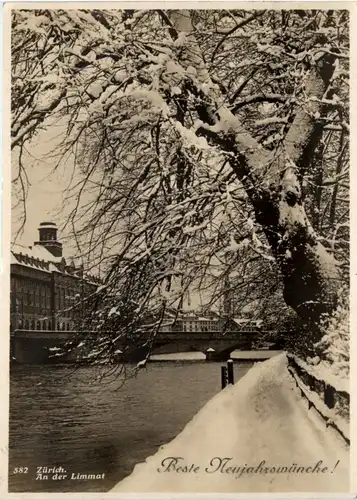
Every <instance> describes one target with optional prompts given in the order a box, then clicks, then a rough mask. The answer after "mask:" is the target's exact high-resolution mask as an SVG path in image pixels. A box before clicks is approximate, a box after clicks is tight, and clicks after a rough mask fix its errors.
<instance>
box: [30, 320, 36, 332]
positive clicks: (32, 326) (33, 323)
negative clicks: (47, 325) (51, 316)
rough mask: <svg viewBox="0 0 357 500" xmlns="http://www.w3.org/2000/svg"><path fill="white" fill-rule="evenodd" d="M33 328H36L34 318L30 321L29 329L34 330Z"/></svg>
mask: <svg viewBox="0 0 357 500" xmlns="http://www.w3.org/2000/svg"><path fill="white" fill-rule="evenodd" d="M35 328H36V325H35V320H34V319H33V320H32V321H31V330H35Z"/></svg>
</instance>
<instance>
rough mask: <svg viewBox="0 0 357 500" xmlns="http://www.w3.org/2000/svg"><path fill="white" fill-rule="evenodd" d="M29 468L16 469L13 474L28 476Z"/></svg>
mask: <svg viewBox="0 0 357 500" xmlns="http://www.w3.org/2000/svg"><path fill="white" fill-rule="evenodd" d="M28 470H29V468H28V467H15V468H14V471H13V473H14V474H27V472H28Z"/></svg>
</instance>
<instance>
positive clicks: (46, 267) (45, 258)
mask: <svg viewBox="0 0 357 500" xmlns="http://www.w3.org/2000/svg"><path fill="white" fill-rule="evenodd" d="M11 264H18V265H21V266H25V267H27V268H31V269H36V270H40V271H44V272H49V273H52V272H60V273H61V274H65V275H67V276H71V277H74V278H83V279H84V280H85V281H86V282H87V283H89V284H93V285H98V283H99V280H98V278H97V277H96V276H94V275H92V274H89V273H83V269H80V268H78V267H76V266H74V265H73V263H72V262H71V263H70V265H69V266H68V265H67V264H66V259H65V258H64V257H56V256H54V255H53V254H52V253H51V252H49V250H47V249H46V248H45V247H44V246H42V245H34V246H28V247H26V246H23V245H19V244H13V245H12V247H11Z"/></svg>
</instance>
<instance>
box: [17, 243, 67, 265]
mask: <svg viewBox="0 0 357 500" xmlns="http://www.w3.org/2000/svg"><path fill="white" fill-rule="evenodd" d="M11 252H12V253H17V254H20V253H22V254H23V255H27V256H28V257H32V258H34V259H40V260H44V261H46V262H57V263H60V262H61V260H62V257H55V256H54V255H53V254H52V253H51V252H49V251H48V250H47V248H45V247H44V246H42V245H33V246H28V247H26V246H23V245H19V244H14V245H12V247H11Z"/></svg>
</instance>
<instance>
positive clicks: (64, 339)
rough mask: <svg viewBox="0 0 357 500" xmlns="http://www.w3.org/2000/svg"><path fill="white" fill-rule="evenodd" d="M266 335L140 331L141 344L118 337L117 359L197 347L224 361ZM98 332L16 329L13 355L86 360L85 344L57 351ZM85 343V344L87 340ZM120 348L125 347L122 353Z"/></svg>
mask: <svg viewBox="0 0 357 500" xmlns="http://www.w3.org/2000/svg"><path fill="white" fill-rule="evenodd" d="M263 335H264V333H263V332H261V331H246V330H245V331H243V330H242V331H235V332H229V331H227V332H225V333H217V332H167V333H166V332H159V333H158V334H157V335H156V336H155V338H154V339H152V340H150V336H149V334H148V335H146V336H145V335H141V336H140V342H139V341H137V344H138V346H136V345H135V343H136V342H135V339H133V340H132V341H130V342H129V341H128V340H126V343H124V342H123V341H121V340H118V341H117V343H116V345H115V348H116V350H117V351H118V355H117V358H118V362H119V361H127V362H137V361H140V360H142V359H144V358H145V357H146V355H147V354H148V352H149V351H150V352H151V354H164V353H165V354H170V353H175V352H190V351H198V352H203V353H205V354H206V356H207V359H209V360H217V361H224V360H227V359H228V358H229V356H230V353H231V352H232V351H234V350H250V349H251V348H252V346H253V345H254V343H255V342H256V341H257V340H258V339H259V338H261V337H262V336H263ZM95 336H98V333H95V334H94V333H90V334H88V333H82V334H80V333H76V332H65V331H42V330H16V331H14V332H13V333H12V334H11V342H10V345H11V357H12V359H13V360H14V361H16V362H18V363H31V364H32V363H35V364H42V363H55V362H61V363H64V362H67V363H71V362H75V361H76V360H78V359H81V360H83V361H85V359H86V357H87V355H88V354H89V353H88V352H87V353H86V352H85V348H83V347H82V348H80V347H77V348H74V349H73V350H71V351H69V352H68V353H66V355H61V356H59V355H57V354H56V353H57V351H58V352H59V351H60V349H62V348H63V347H64V346H65V345H66V344H67V343H68V342H69V341H71V340H75V341H76V344H78V343H80V342H81V340H85V339H86V338H88V337H90V338H91V340H93V338H95ZM84 345H85V344H84ZM119 351H122V352H121V353H120V352H119Z"/></svg>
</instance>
